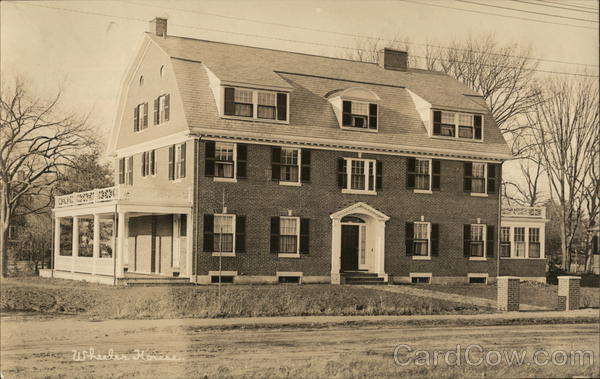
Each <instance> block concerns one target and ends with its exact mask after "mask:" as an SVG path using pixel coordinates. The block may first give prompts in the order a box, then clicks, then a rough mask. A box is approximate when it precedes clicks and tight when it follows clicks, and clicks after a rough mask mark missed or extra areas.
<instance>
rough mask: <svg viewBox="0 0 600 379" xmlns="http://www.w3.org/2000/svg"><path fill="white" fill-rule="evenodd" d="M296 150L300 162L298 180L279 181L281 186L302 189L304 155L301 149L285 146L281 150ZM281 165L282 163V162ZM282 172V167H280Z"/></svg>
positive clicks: (297, 159)
mask: <svg viewBox="0 0 600 379" xmlns="http://www.w3.org/2000/svg"><path fill="white" fill-rule="evenodd" d="M283 149H287V150H296V161H297V162H298V180H296V181H291V180H279V185H281V186H291V187H301V186H302V153H301V149H300V148H296V147H287V146H283V147H282V148H281V150H282V151H283ZM280 163H281V162H280ZM280 170H281V166H280Z"/></svg>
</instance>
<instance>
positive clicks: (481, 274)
mask: <svg viewBox="0 0 600 379" xmlns="http://www.w3.org/2000/svg"><path fill="white" fill-rule="evenodd" d="M489 277H490V274H488V273H487V272H470V273H467V281H468V282H470V281H471V278H485V283H484V284H488V280H489Z"/></svg>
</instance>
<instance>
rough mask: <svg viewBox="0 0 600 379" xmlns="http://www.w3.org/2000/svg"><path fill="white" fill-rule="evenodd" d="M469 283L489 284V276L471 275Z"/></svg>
mask: <svg viewBox="0 0 600 379" xmlns="http://www.w3.org/2000/svg"><path fill="white" fill-rule="evenodd" d="M469 284H487V278H486V277H476V276H471V277H469Z"/></svg>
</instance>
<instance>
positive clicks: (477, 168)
mask: <svg viewBox="0 0 600 379" xmlns="http://www.w3.org/2000/svg"><path fill="white" fill-rule="evenodd" d="M472 167H473V169H472V172H471V193H485V178H486V176H485V169H486V164H485V163H479V162H475V163H473V166H472Z"/></svg>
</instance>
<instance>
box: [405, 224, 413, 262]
mask: <svg viewBox="0 0 600 379" xmlns="http://www.w3.org/2000/svg"><path fill="white" fill-rule="evenodd" d="M414 238H415V225H414V224H413V223H412V222H407V223H406V227H405V229H404V241H405V246H406V255H408V256H411V255H413V241H414Z"/></svg>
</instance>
